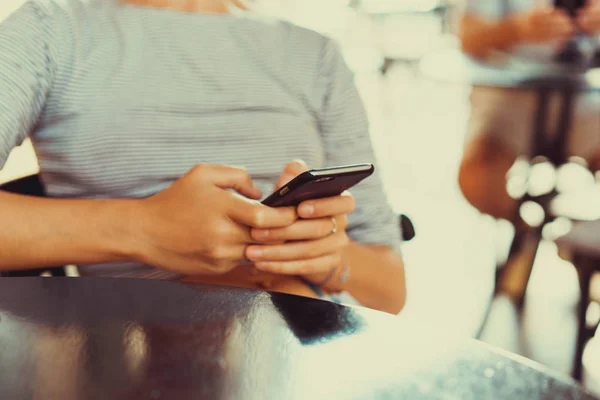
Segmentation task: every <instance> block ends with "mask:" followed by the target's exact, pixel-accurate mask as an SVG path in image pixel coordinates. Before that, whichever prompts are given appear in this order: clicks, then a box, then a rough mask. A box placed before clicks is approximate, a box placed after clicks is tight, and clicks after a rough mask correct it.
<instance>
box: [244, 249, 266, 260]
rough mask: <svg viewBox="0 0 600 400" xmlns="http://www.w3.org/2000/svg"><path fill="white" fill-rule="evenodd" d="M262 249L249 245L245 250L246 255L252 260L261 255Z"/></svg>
mask: <svg viewBox="0 0 600 400" xmlns="http://www.w3.org/2000/svg"><path fill="white" fill-rule="evenodd" d="M262 255H263V251H262V249H261V248H260V247H250V248H248V250H247V254H246V256H247V257H248V258H250V259H252V260H255V259H257V258H260V257H262Z"/></svg>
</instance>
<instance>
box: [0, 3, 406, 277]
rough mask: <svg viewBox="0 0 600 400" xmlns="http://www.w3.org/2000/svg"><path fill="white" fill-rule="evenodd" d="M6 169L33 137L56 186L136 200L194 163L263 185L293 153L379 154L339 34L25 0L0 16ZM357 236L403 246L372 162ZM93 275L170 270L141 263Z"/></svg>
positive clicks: (315, 157)
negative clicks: (233, 168)
mask: <svg viewBox="0 0 600 400" xmlns="http://www.w3.org/2000/svg"><path fill="white" fill-rule="evenodd" d="M0 71H1V74H0V167H1V166H2V165H3V164H4V162H5V161H6V158H7V156H8V154H9V152H10V151H11V149H12V148H14V147H15V146H16V145H19V144H20V143H21V142H22V141H23V140H24V139H25V138H26V137H30V138H31V140H32V143H33V145H34V148H35V151H36V154H37V156H38V159H39V163H40V170H41V175H42V178H43V180H44V183H45V185H46V187H47V191H48V194H49V195H50V196H53V197H58V198H91V199H94V198H139V197H144V196H149V195H152V194H154V193H157V192H159V191H161V190H163V189H165V188H166V187H167V186H169V185H170V184H171V183H172V182H173V181H174V180H176V179H177V178H179V177H181V176H182V175H183V174H184V173H185V172H186V171H188V170H189V169H190V168H191V167H192V166H194V165H195V164H197V163H200V162H202V163H215V164H227V165H238V166H243V167H245V168H247V170H248V171H249V173H250V175H251V176H252V177H253V179H254V180H255V181H256V183H257V185H258V187H260V188H261V189H262V190H263V193H264V194H265V195H267V194H269V193H270V192H271V191H272V189H273V185H274V184H275V182H276V180H277V177H278V176H279V175H280V173H281V172H282V169H283V167H284V165H285V164H286V163H288V162H289V161H290V160H293V159H303V160H305V161H306V162H307V163H308V165H310V166H311V167H324V166H334V165H343V164H351V163H362V162H373V163H374V156H373V151H372V148H371V143H370V136H369V131H368V123H367V119H366V116H365V111H364V109H363V105H362V103H361V100H360V98H359V95H358V93H357V90H356V88H355V86H354V82H353V75H352V73H351V72H350V71H349V69H348V68H347V66H346V65H345V63H344V61H343V58H342V56H341V54H340V52H339V51H338V49H337V47H336V45H335V44H334V43H333V42H332V41H331V40H330V39H327V38H325V37H323V36H322V35H320V34H318V33H316V32H313V31H310V30H307V29H304V28H300V27H298V26H295V25H293V24H290V23H287V22H283V21H276V20H271V19H267V18H265V17H258V16H255V15H253V14H252V13H247V15H246V16H245V17H243V18H241V17H240V16H235V15H225V14H223V15H222V14H199V13H183V12H179V11H174V10H168V9H156V8H150V7H139V6H133V5H124V4H118V3H116V2H113V1H108V2H107V1H93V0H92V1H83V0H29V1H28V2H26V3H25V4H24V5H23V7H21V8H20V9H19V10H17V11H16V12H15V13H13V14H12V15H11V16H10V17H8V19H6V20H5V21H4V22H2V24H0ZM353 194H354V196H355V198H356V201H357V204H358V205H357V210H356V212H355V213H354V214H352V215H351V216H350V218H349V219H350V221H349V223H350V225H349V228H348V233H349V236H350V237H351V238H352V239H354V240H357V241H359V242H363V243H376V244H385V245H389V246H392V247H395V248H397V247H398V246H399V244H400V232H399V228H398V223H397V218H396V217H395V215H394V214H393V212H392V210H391V208H390V206H389V204H388V202H387V200H386V196H385V194H384V192H383V189H382V185H381V182H380V179H379V177H378V175H377V174H375V175H374V176H372V177H371V178H369V179H367V180H365V181H364V182H363V183H361V184H360V185H359V186H357V187H356V188H355V189H354V190H353ZM82 272H83V273H84V274H89V275H102V276H132V277H133V276H135V277H139V276H145V277H150V276H153V277H165V276H164V275H160V273H159V272H157V271H156V270H154V269H152V268H150V267H147V266H139V265H133V264H131V265H129V264H128V265H122V264H119V265H100V266H85V267H83V268H82Z"/></svg>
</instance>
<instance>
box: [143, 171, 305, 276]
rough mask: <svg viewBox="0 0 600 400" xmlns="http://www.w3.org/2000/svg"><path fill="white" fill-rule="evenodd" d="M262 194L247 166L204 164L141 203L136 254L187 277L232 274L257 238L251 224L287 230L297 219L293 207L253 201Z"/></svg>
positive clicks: (260, 227) (262, 227) (255, 226)
mask: <svg viewBox="0 0 600 400" xmlns="http://www.w3.org/2000/svg"><path fill="white" fill-rule="evenodd" d="M226 189H233V190H235V191H236V192H237V193H239V194H237V193H233V192H231V191H229V190H226ZM240 194H241V195H242V196H240ZM244 196H245V197H244ZM260 196H261V193H260V190H259V189H257V188H256V186H254V184H253V182H252V180H251V178H250V176H249V175H248V173H247V172H246V171H245V170H243V169H240V168H234V167H228V166H220V165H198V166H196V167H194V168H192V170H190V171H189V172H188V173H187V174H186V175H185V176H183V177H182V178H180V179H179V180H177V181H176V182H175V183H174V184H173V185H172V186H170V187H169V188H168V189H166V190H164V191H163V192H161V193H158V194H156V195H154V196H152V197H149V198H146V199H143V200H140V201H139V207H137V208H136V210H137V211H136V215H135V218H134V221H136V222H134V223H135V224H137V225H136V227H135V228H136V232H137V233H138V235H137V236H138V237H139V240H138V246H137V248H138V251H137V254H136V257H135V258H136V259H138V260H139V261H141V262H144V263H147V264H150V265H154V266H157V267H161V268H164V269H167V270H171V271H175V272H179V273H183V274H186V275H197V274H223V273H226V272H229V271H231V270H232V269H233V268H235V267H236V266H238V265H239V264H240V262H241V261H242V260H243V259H244V254H245V251H246V248H247V246H248V245H249V244H250V243H252V241H253V240H252V237H251V235H250V227H252V228H259V229H284V228H286V227H288V226H290V225H292V224H293V223H294V221H295V220H296V219H297V215H296V212H295V210H294V209H293V208H270V207H266V206H263V205H262V204H260V203H258V202H257V201H255V200H251V199H258V198H260Z"/></svg>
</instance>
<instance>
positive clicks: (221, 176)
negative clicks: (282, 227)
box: [193, 165, 262, 200]
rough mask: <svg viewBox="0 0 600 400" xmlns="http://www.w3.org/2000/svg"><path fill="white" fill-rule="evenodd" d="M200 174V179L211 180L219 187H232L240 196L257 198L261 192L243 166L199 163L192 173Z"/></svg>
mask: <svg viewBox="0 0 600 400" xmlns="http://www.w3.org/2000/svg"><path fill="white" fill-rule="evenodd" d="M196 171H198V172H197V173H198V174H200V175H201V176H202V179H206V180H208V181H210V182H212V183H213V184H214V185H215V186H217V187H219V188H221V189H233V190H235V191H236V192H238V193H239V194H241V195H242V196H246V197H248V198H251V199H254V200H258V199H260V197H261V195H262V193H261V191H260V189H259V188H258V187H256V185H254V182H253V181H252V178H251V177H250V175H249V174H248V171H246V170H245V169H244V168H239V167H231V166H227V165H200V166H197V167H196V168H195V169H194V171H193V173H196Z"/></svg>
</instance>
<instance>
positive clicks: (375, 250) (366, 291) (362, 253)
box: [326, 242, 406, 314]
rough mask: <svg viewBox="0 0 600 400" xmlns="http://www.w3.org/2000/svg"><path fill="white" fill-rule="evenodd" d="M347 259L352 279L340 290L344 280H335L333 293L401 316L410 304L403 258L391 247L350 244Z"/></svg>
mask: <svg viewBox="0 0 600 400" xmlns="http://www.w3.org/2000/svg"><path fill="white" fill-rule="evenodd" d="M345 259H346V262H347V264H348V268H349V269H350V271H349V272H350V274H349V279H348V281H347V282H346V283H345V284H344V285H343V286H339V283H338V282H340V279H339V278H340V277H339V276H336V277H335V279H332V281H331V282H332V283H331V286H330V287H326V289H329V290H331V291H340V290H345V291H347V292H349V293H350V294H351V295H352V296H353V297H354V298H355V299H356V300H358V301H359V302H360V303H361V304H362V305H364V306H366V307H369V308H374V309H377V310H381V311H385V312H388V313H391V314H397V313H399V312H400V310H402V308H403V307H404V303H405V302H406V282H405V277H404V263H403V261H402V257H401V256H400V255H399V254H398V253H397V252H396V251H395V250H393V249H391V248H389V247H387V246H375V245H365V244H360V243H356V242H352V243H350V245H349V246H348V248H347V250H346V254H345Z"/></svg>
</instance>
